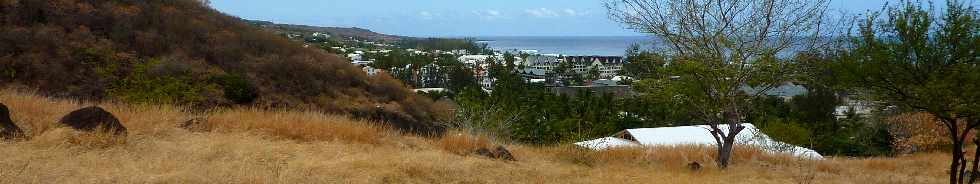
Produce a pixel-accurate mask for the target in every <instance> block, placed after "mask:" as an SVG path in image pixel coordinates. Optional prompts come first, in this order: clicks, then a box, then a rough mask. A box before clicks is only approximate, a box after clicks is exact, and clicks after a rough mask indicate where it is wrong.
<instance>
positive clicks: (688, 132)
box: [575, 123, 823, 159]
mask: <svg viewBox="0 0 980 184" xmlns="http://www.w3.org/2000/svg"><path fill="white" fill-rule="evenodd" d="M718 126H719V127H718V128H720V129H721V130H722V132H726V133H727V132H728V125H718ZM742 126H745V129H744V130H742V131H741V132H739V134H738V135H737V136H736V138H735V142H736V143H737V144H741V145H754V146H759V147H760V148H762V149H766V150H768V151H771V152H774V153H776V152H778V153H788V154H792V155H794V156H797V157H803V158H812V159H822V158H823V156H822V155H820V154H819V153H817V152H816V151H814V150H811V149H807V148H804V147H800V146H796V145H790V144H786V143H782V142H779V141H775V140H773V139H771V138H769V136H768V135H765V134H764V133H762V132H761V131H760V130H759V129H757V128H756V127H755V126H754V125H752V124H748V123H746V124H742ZM610 138H615V139H619V140H627V141H630V142H632V143H635V144H639V145H643V146H673V145H715V144H717V143H716V142H715V139H714V136H712V135H711V133H710V127H709V126H708V125H698V126H679V127H664V128H637V129H627V130H623V131H621V132H619V133H616V134H615V135H613V136H612V137H604V138H599V139H595V140H590V141H583V142H579V143H582V144H584V145H591V143H594V142H597V141H600V142H601V141H610V140H611V139H610ZM579 143H575V144H576V145H579V146H582V147H586V148H590V149H595V150H604V149H608V148H610V147H618V146H623V145H628V144H623V143H618V142H615V141H612V142H611V143H608V144H602V145H603V146H584V145H580V144H579Z"/></svg>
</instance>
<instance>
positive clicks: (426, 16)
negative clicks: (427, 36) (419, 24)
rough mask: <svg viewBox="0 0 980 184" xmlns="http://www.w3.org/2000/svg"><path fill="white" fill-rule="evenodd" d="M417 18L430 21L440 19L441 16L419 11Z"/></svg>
mask: <svg viewBox="0 0 980 184" xmlns="http://www.w3.org/2000/svg"><path fill="white" fill-rule="evenodd" d="M418 16H419V18H422V19H424V20H432V19H433V18H438V17H442V15H441V14H439V13H432V12H429V11H421V12H419V13H418Z"/></svg>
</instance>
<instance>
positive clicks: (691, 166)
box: [687, 162, 702, 171]
mask: <svg viewBox="0 0 980 184" xmlns="http://www.w3.org/2000/svg"><path fill="white" fill-rule="evenodd" d="M701 168H702V166H701V163H698V162H691V163H690V164H687V169H690V170H691V171H700V170H701Z"/></svg>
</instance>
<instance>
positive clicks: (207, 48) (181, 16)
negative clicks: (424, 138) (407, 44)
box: [0, 0, 438, 131]
mask: <svg viewBox="0 0 980 184" xmlns="http://www.w3.org/2000/svg"><path fill="white" fill-rule="evenodd" d="M3 85H18V86H27V87H29V88H36V89H37V90H38V91H39V92H40V93H41V94H44V95H50V96H56V97H72V98H80V99H86V100H121V101H126V102H141V103H176V104H182V105H192V106H195V107H204V108H210V107H215V106H230V105H235V104H244V105H252V106H258V107H265V108H288V109H313V110H320V111H325V112H334V113H352V114H355V115H358V116H359V117H371V118H383V119H386V120H389V122H394V123H395V125H396V127H399V128H403V129H410V130H426V131H427V130H430V129H431V130H438V128H437V127H435V126H434V125H433V124H431V123H428V122H430V120H432V119H433V118H434V117H433V116H434V115H433V113H432V112H433V110H431V108H430V104H431V101H430V100H426V99H421V98H416V97H415V96H414V95H413V94H412V93H411V92H410V91H409V90H408V89H406V88H405V87H404V86H403V84H401V83H400V82H398V81H396V80H393V79H391V78H390V77H387V76H380V77H368V76H366V74H364V72H362V71H360V70H359V69H357V68H356V67H354V66H352V65H350V64H349V63H347V62H346V61H344V59H342V58H340V57H338V56H336V55H333V54H328V53H325V52H323V51H320V50H315V49H306V48H303V47H302V46H301V45H300V44H298V43H292V42H289V41H287V40H286V39H284V38H281V37H279V36H277V35H275V34H274V33H271V32H267V31H263V30H260V29H258V28H255V27H252V26H249V25H248V24H246V23H244V22H242V21H241V20H240V19H238V18H236V17H231V16H227V15H224V14H222V13H220V12H217V11H215V10H213V9H211V8H209V7H207V6H205V5H203V4H201V3H200V2H199V1H195V0H147V1H130V0H123V1H103V0H51V1H37V0H26V1H18V0H0V86H3Z"/></svg>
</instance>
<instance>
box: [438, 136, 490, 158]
mask: <svg viewBox="0 0 980 184" xmlns="http://www.w3.org/2000/svg"><path fill="white" fill-rule="evenodd" d="M438 144H439V148H442V150H444V151H447V152H450V153H454V154H457V155H469V154H473V153H474V152H475V151H476V150H478V149H480V148H486V149H491V147H490V146H491V143H490V140H489V139H487V138H486V137H483V136H472V135H470V134H466V133H462V132H449V133H447V134H446V135H445V136H442V138H439V143H438Z"/></svg>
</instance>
